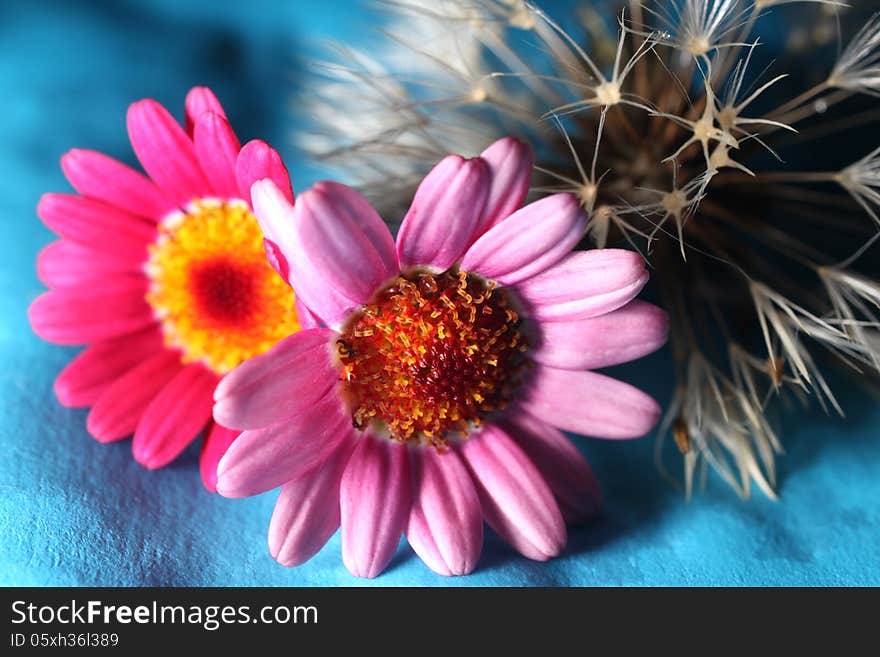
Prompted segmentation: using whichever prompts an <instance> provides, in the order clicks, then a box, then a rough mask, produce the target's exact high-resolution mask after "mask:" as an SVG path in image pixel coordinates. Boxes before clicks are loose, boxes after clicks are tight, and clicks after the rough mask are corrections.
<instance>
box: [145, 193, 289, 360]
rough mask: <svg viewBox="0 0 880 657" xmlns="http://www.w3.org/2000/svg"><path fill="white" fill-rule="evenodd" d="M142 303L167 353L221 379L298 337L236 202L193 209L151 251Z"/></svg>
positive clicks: (174, 219)
mask: <svg viewBox="0 0 880 657" xmlns="http://www.w3.org/2000/svg"><path fill="white" fill-rule="evenodd" d="M146 272H147V275H148V276H149V277H150V279H151V286H150V290H149V292H148V294H147V301H148V302H149V303H150V305H152V307H153V310H154V312H155V313H156V317H157V318H158V319H159V320H160V321H161V323H162V330H163V333H164V337H165V343H166V345H167V346H169V347H171V348H175V349H179V350H180V351H181V352H182V360H183V361H184V362H187V363H189V362H196V361H201V362H203V363H204V364H205V365H207V366H208V367H210V368H211V369H213V370H214V371H215V372H217V373H218V374H224V373H226V372H228V371H229V370H231V369H232V368H233V367H235V366H236V365H238V364H240V363H242V362H244V361H245V360H247V359H249V358H252V357H254V356H257V355H259V354H261V353H263V352H265V351H267V350H268V349H269V348H270V347H271V346H272V345H274V344H275V343H276V342H278V341H279V340H281V339H282V338H284V337H287V336H288V335H290V334H292V333H295V332H296V331H297V330H299V322H298V320H297V316H296V308H295V304H294V295H293V290H291V289H290V287H289V286H288V285H287V284H286V283H285V282H284V281H283V280H282V279H281V277H280V276H278V274H276V273H275V271H274V270H273V269H272V268H271V267H270V266H269V265H268V264H267V262H266V256H265V252H264V249H263V237H262V233H261V232H260V227H259V225H258V224H257V220H256V218H255V217H254V216H253V215H252V214H251V212H250V209H249V208H248V207H247V205H245V204H244V203H240V202H218V201H207V200H201V201H196V202H195V203H194V204H193V205H192V207H191V208H190V209H189V212H187V213H185V214H184V213H179V214H175V215H172V216H170V217H168V218H167V219H166V220H165V221H163V222H162V224H161V225H160V230H159V237H158V239H157V240H156V242H155V243H154V244H152V245H150V258H149V261H148V263H147V265H146Z"/></svg>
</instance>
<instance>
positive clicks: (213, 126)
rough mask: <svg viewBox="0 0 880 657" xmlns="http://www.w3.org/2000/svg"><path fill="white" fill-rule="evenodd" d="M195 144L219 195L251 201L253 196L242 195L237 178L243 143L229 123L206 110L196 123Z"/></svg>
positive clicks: (201, 163)
mask: <svg viewBox="0 0 880 657" xmlns="http://www.w3.org/2000/svg"><path fill="white" fill-rule="evenodd" d="M193 143H194V144H195V149H196V155H197V156H198V158H199V164H200V165H201V167H202V171H204V172H205V176H206V177H207V178H208V182H210V183H211V187H212V188H213V190H214V192H215V194H216V195H217V196H219V197H221V198H224V199H234V198H243V199H246V200H248V201H249V200H250V195H242V194H241V193H240V192H239V191H238V183H237V182H236V180H235V162H236V160H237V159H238V152H239V151H240V150H241V144H240V143H239V141H238V137H236V136H235V133H234V132H233V131H232V127H231V126H230V125H229V122H228V121H227V120H226V119H225V118H223V117H222V116H220V115H219V114H215V113H214V112H204V113H202V114H201V116H199V118H198V120H197V121H196V124H195V133H194V135H193Z"/></svg>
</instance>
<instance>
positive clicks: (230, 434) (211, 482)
mask: <svg viewBox="0 0 880 657" xmlns="http://www.w3.org/2000/svg"><path fill="white" fill-rule="evenodd" d="M239 433H240V432H239V431H236V430H234V429H227V428H226V427H223V426H220V425H219V424H217V423H216V422H214V423H213V424H212V425H211V430H210V431H209V432H208V435H207V436H205V440H204V441H203V442H202V452H201V454H199V474H201V476H202V484H203V485H204V486H205V488H206V489H207V490H208V492H209V493H216V492H217V464H218V463H220V459H221V458H223V455H224V454H226V451H227V450H228V449H229V446H230V445H231V444H232V441H234V440H235V439H236V438H238V435H239Z"/></svg>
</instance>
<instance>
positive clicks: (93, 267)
mask: <svg viewBox="0 0 880 657" xmlns="http://www.w3.org/2000/svg"><path fill="white" fill-rule="evenodd" d="M144 254H146V250H145V251H144ZM142 266H143V261H142V259H137V260H132V259H126V258H125V257H122V256H120V255H118V254H117V253H115V252H112V251H111V252H108V251H96V250H94V249H90V248H88V247H85V246H82V245H81V244H77V243H76V242H71V241H70V240H57V241H55V242H52V243H51V244H49V245H47V246H46V247H45V248H43V250H42V251H40V253H39V254H37V277H38V278H39V279H40V281H41V282H42V283H43V284H44V285H47V286H49V287H71V286H75V285H79V284H81V283H84V282H86V281H91V280H96V279H97V280H102V279H104V278H107V277H108V276H114V275H117V274H123V273H128V274H136V273H138V272H139V271H140V270H141V267H142Z"/></svg>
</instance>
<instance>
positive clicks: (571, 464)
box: [501, 409, 602, 524]
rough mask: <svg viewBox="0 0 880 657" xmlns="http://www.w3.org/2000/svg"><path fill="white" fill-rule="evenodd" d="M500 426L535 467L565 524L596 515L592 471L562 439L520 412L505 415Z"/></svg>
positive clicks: (598, 493)
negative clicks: (551, 494) (550, 493)
mask: <svg viewBox="0 0 880 657" xmlns="http://www.w3.org/2000/svg"><path fill="white" fill-rule="evenodd" d="M501 426H502V427H504V429H505V431H507V432H508V434H509V435H510V436H511V437H512V438H513V439H514V440H515V441H516V443H517V444H518V445H519V446H520V447H522V449H523V451H524V452H525V453H526V456H528V457H529V460H530V461H531V462H532V463H534V464H535V467H537V468H538V471H539V472H540V473H541V475H542V476H543V477H544V481H546V482H547V485H548V486H549V487H550V490H551V491H553V496H554V497H555V498H556V502H557V503H558V504H559V510H560V511H562V517H563V518H564V519H565V521H566V522H568V523H572V524H574V523H579V522H583V521H584V520H587V519H588V518H590V517H592V516H593V515H595V513H596V512H597V511H598V510H599V507H600V506H601V504H602V493H601V491H600V489H599V482H598V481H597V480H596V475H594V474H593V470H592V468H590V465H589V464H588V463H587V461H586V459H584V457H583V455H582V454H581V453H580V451H578V449H577V447H575V446H574V445H573V444H572V442H571V441H570V440H569V439H568V438H566V437H565V435H564V434H563V433H562V432H561V431H559V429H555V428H554V427H551V426H550V425H549V424H547V423H546V422H544V421H542V420H539V419H537V418H535V417H533V416H531V415H529V414H528V413H526V412H525V411H523V410H521V409H517V410H511V411H508V412H507V413H505V414H504V419H503V420H502V421H501Z"/></svg>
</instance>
